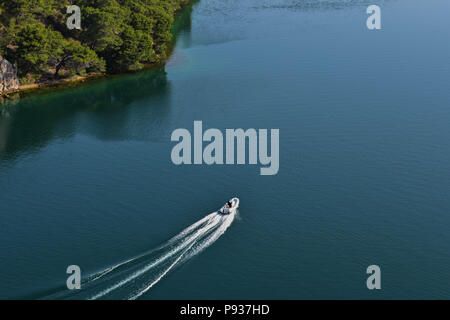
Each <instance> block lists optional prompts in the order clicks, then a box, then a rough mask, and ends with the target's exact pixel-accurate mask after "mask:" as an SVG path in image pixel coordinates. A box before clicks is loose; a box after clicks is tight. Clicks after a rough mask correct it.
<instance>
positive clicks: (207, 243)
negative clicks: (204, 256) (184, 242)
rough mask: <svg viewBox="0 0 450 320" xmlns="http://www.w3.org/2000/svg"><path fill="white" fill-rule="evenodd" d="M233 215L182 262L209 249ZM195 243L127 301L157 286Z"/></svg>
mask: <svg viewBox="0 0 450 320" xmlns="http://www.w3.org/2000/svg"><path fill="white" fill-rule="evenodd" d="M234 216H235V214H230V215H228V216H226V217H225V218H223V221H222V223H221V224H220V226H219V228H218V229H217V230H215V231H214V232H213V234H212V235H210V236H209V237H207V238H206V239H205V241H203V242H200V243H199V244H198V245H197V247H195V249H194V251H192V252H191V253H190V254H189V255H188V256H186V257H185V259H184V260H183V261H186V260H188V259H190V258H192V257H193V256H195V255H197V254H199V253H200V252H202V251H203V250H204V249H206V248H207V247H209V246H210V245H211V244H213V243H214V242H215V241H216V240H217V239H219V237H220V236H221V235H223V234H224V233H225V231H226V230H227V229H228V227H229V226H230V225H231V223H232V222H233V220H234ZM221 220H222V217H220V216H217V218H216V219H215V220H214V221H215V222H216V223H220V222H221ZM196 243H197V241H194V242H193V243H192V244H191V245H190V246H189V247H188V248H187V249H186V250H185V251H184V252H183V253H182V254H181V255H180V256H179V257H178V258H177V259H176V260H175V261H174V262H173V263H172V264H171V265H170V266H169V267H168V268H167V269H166V270H165V271H164V272H163V273H162V274H161V275H160V276H159V277H158V278H157V279H156V280H155V281H153V282H152V283H151V284H150V285H148V286H147V287H146V288H145V289H143V290H141V291H140V292H139V293H137V294H136V295H134V296H132V297H131V298H130V299H129V300H136V299H137V298H139V297H140V296H142V295H143V294H144V293H146V292H147V291H148V290H150V289H151V288H152V287H153V286H154V285H155V284H157V283H158V282H159V281H161V279H162V278H163V277H164V276H165V275H166V274H167V273H168V272H169V271H170V270H171V269H172V268H173V267H175V265H176V264H177V263H178V262H180V260H181V259H182V258H183V257H184V256H185V254H186V253H187V252H188V251H189V250H190V249H192V248H193V247H194V245H195V244H196Z"/></svg>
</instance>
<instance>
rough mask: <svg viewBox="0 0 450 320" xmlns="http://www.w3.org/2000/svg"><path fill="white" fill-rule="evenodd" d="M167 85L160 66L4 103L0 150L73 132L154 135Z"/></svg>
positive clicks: (6, 152)
mask: <svg viewBox="0 0 450 320" xmlns="http://www.w3.org/2000/svg"><path fill="white" fill-rule="evenodd" d="M130 88H133V90H130ZM169 88H170V86H169V84H168V82H167V78H166V73H165V71H164V70H162V69H161V70H156V71H150V72H145V73H140V74H136V75H131V76H126V77H119V78H117V79H112V80H109V81H102V82H100V83H95V84H93V85H90V86H84V87H82V88H78V89H75V90H69V91H64V92H58V93H55V94H49V95H41V96H36V97H32V98H28V99H23V100H22V101H20V102H19V103H17V104H11V105H6V106H4V108H3V109H2V112H1V117H0V154H1V155H2V156H6V157H11V156H14V155H15V154H17V153H20V152H32V150H33V149H36V148H40V147H43V146H45V145H46V144H47V143H48V142H49V141H50V140H53V139H65V138H70V137H71V136H73V135H74V134H76V133H84V134H90V135H93V136H95V137H97V138H99V139H102V140H123V139H133V138H135V137H145V136H147V137H148V139H158V137H160V133H161V131H162V130H164V129H163V128H164V123H165V119H167V114H168V112H169V111H170V109H169V108H170V101H169V97H170V95H169ZM136 101H139V102H141V103H140V104H136V105H135V104H134V102H136ZM142 101H145V103H142ZM140 118H141V119H145V123H141V122H140ZM152 122H153V123H152ZM142 130H145V132H142Z"/></svg>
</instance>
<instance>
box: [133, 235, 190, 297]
mask: <svg viewBox="0 0 450 320" xmlns="http://www.w3.org/2000/svg"><path fill="white" fill-rule="evenodd" d="M194 244H195V241H194V242H193V243H192V244H191V245H190V246H189V247H188V248H187V249H186V250H185V251H184V252H183V253H182V254H181V255H180V256H179V257H178V258H177V259H176V260H175V261H174V262H173V263H172V264H171V265H170V266H169V267H168V268H167V269H166V270H165V271H164V272H163V273H162V274H161V275H160V276H159V277H158V278H156V280H155V281H153V282H152V283H151V284H150V285H149V286H148V287H146V288H145V289H144V290H142V291H140V292H139V293H138V294H136V295H134V296H132V297H131V298H130V299H128V300H136V299H137V298H139V297H140V296H142V295H143V294H144V293H146V292H147V291H148V290H150V289H151V288H152V287H153V286H154V285H155V284H157V283H158V282H159V281H160V280H161V279H162V278H163V277H164V276H165V275H166V274H167V273H168V272H169V271H170V270H171V269H172V268H173V267H174V266H175V265H176V264H177V263H178V262H179V261H180V260H181V258H183V256H184V254H185V253H186V252H188V251H189V250H190V249H191V248H192V246H193V245H194Z"/></svg>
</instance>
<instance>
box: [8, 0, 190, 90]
mask: <svg viewBox="0 0 450 320" xmlns="http://www.w3.org/2000/svg"><path fill="white" fill-rule="evenodd" d="M189 2H190V0H73V1H66V0H0V56H4V57H5V58H6V59H7V60H9V61H10V62H12V63H16V64H17V68H18V73H19V77H20V79H21V82H27V83H32V82H35V81H38V80H40V79H43V78H58V77H68V76H72V75H76V74H78V75H85V74H87V73H91V72H107V73H118V72H127V71H134V70H139V69H141V68H143V67H144V65H146V64H152V63H157V62H159V61H161V60H162V59H164V58H166V55H167V53H168V52H167V51H168V50H167V49H168V45H169V44H170V41H171V37H172V34H171V29H172V26H173V22H174V16H175V13H176V12H177V10H179V9H181V8H182V7H183V6H184V5H187V4H188V3H189ZM71 4H73V5H77V6H79V7H80V9H81V29H79V30H77V29H73V30H69V28H68V27H67V25H66V22H67V18H68V16H70V15H68V14H67V12H66V10H67V7H68V6H69V5H71Z"/></svg>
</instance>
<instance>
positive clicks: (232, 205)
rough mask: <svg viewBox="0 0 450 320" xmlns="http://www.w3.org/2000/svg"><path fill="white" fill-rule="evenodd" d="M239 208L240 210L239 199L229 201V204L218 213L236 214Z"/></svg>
mask: <svg viewBox="0 0 450 320" xmlns="http://www.w3.org/2000/svg"><path fill="white" fill-rule="evenodd" d="M237 208H239V198H233V199H231V200H230V201H228V202H227V203H225V205H224V206H223V207H222V208H220V209H219V210H218V211H217V213H220V214H234V213H236V210H237Z"/></svg>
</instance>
